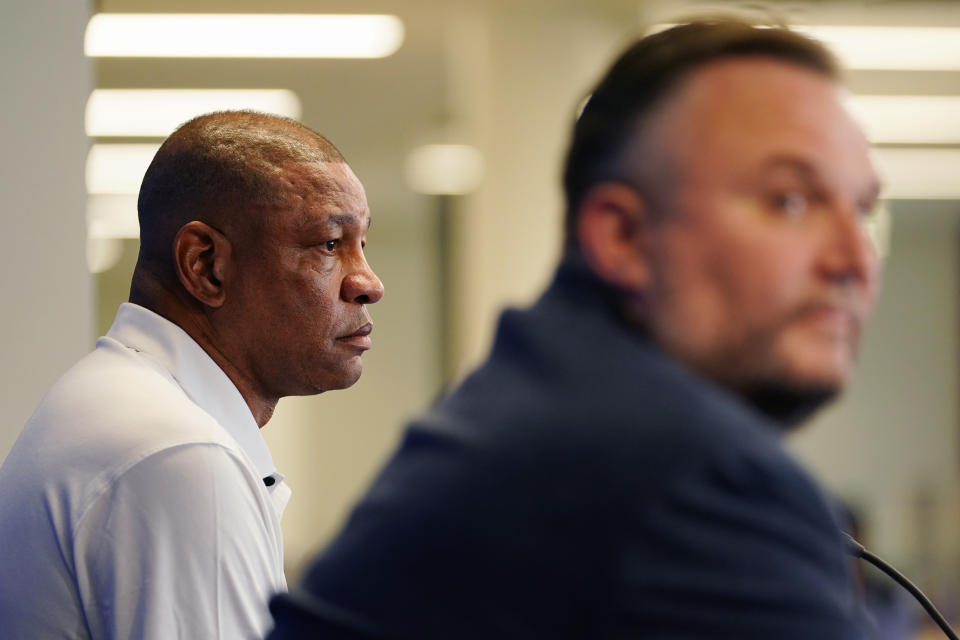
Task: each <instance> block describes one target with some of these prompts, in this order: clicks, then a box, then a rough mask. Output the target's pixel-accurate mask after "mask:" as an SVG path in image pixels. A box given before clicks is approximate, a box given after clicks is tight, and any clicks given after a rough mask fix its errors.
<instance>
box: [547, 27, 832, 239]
mask: <svg viewBox="0 0 960 640" xmlns="http://www.w3.org/2000/svg"><path fill="white" fill-rule="evenodd" d="M733 56H768V57H773V58H777V59H780V60H784V61H786V62H790V63H793V64H797V65H799V66H802V67H805V68H807V69H811V70H813V71H816V72H818V73H822V74H823V75H824V76H826V77H828V78H831V79H837V78H839V75H840V71H839V67H838V65H837V63H836V61H835V60H834V58H833V56H832V54H831V53H830V52H829V51H828V50H827V49H826V48H825V47H824V46H823V45H822V44H820V43H819V42H817V41H815V40H812V39H810V38H807V37H805V36H803V35H801V34H799V33H797V32H795V31H791V30H789V29H787V28H784V27H765V26H758V25H755V24H752V23H749V22H745V21H740V20H732V19H706V20H698V21H694V22H689V23H687V24H682V25H679V26H675V27H672V28H669V29H666V30H663V31H660V32H658V33H655V34H653V35H650V36H647V37H645V38H642V39H640V40H638V41H637V42H636V43H634V44H633V45H632V46H630V47H629V48H628V49H627V50H626V51H624V53H623V54H621V56H620V57H619V58H618V59H617V60H616V62H614V64H613V66H612V67H611V68H610V70H609V71H608V72H607V74H606V75H605V76H604V77H603V79H602V80H601V81H600V83H599V84H597V86H596V88H595V89H594V90H593V92H592V93H591V95H590V98H589V100H588V101H587V103H586V105H585V106H584V108H583V111H582V112H581V113H580V115H579V117H578V118H577V121H576V123H575V124H574V127H573V136H572V140H571V143H570V148H569V150H568V152H567V158H566V163H565V167H564V173H563V187H564V192H565V195H566V221H565V225H566V237H567V245H568V247H572V246H573V245H574V244H575V237H576V233H575V230H576V216H577V210H578V208H579V206H580V204H581V203H582V201H583V198H584V197H585V196H586V194H587V192H588V191H589V190H590V189H591V188H592V187H593V186H595V185H596V184H599V183H600V182H604V181H606V180H616V179H623V176H622V175H620V172H622V170H623V167H621V166H620V164H621V162H622V156H623V151H624V149H625V148H626V147H627V146H628V145H629V144H630V143H631V141H632V139H633V138H634V136H635V132H636V129H637V125H638V123H640V122H642V120H643V118H644V117H645V116H647V115H648V114H650V113H651V112H652V111H653V110H654V109H655V107H656V106H657V105H659V104H660V103H661V102H662V100H663V99H664V97H665V96H666V94H667V93H668V92H669V91H670V90H671V89H672V88H674V87H676V86H677V84H678V83H679V82H680V81H681V80H682V79H683V78H685V77H686V76H687V75H688V74H690V73H691V72H692V71H694V70H695V69H697V68H698V67H701V66H703V65H705V64H707V63H709V62H713V61H716V60H718V59H722V58H729V57H733Z"/></svg>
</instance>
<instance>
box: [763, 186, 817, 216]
mask: <svg viewBox="0 0 960 640" xmlns="http://www.w3.org/2000/svg"><path fill="white" fill-rule="evenodd" d="M772 205H773V207H774V208H775V209H776V210H777V211H779V212H781V213H783V214H785V215H787V216H789V217H791V218H799V217H800V216H803V215H804V214H805V213H806V212H807V210H808V209H809V208H810V201H809V199H808V198H807V196H806V195H805V194H804V193H802V192H800V191H784V192H781V193H777V194H774V196H773V197H772Z"/></svg>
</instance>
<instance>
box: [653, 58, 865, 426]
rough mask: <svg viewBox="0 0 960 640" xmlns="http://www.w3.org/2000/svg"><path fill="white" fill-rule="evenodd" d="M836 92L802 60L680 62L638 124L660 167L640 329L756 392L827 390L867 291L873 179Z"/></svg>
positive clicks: (837, 380) (849, 362) (787, 394)
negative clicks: (673, 86) (663, 95)
mask: <svg viewBox="0 0 960 640" xmlns="http://www.w3.org/2000/svg"><path fill="white" fill-rule="evenodd" d="M840 99H841V95H840V93H839V89H838V87H837V86H836V85H835V84H834V83H833V82H831V81H830V80H828V79H826V78H824V77H823V76H820V75H818V74H816V73H814V72H812V71H808V70H805V69H804V68H802V67H799V66H794V65H791V64H788V63H784V62H779V61H776V60H775V59H772V58H762V57H753V58H750V57H743V58H731V59H727V60H723V61H718V62H715V63H711V64H709V65H707V66H705V67H703V68H701V69H699V70H697V71H695V72H694V73H693V74H692V75H691V76H690V77H689V78H688V79H687V80H686V81H685V82H684V83H682V84H681V86H680V87H679V88H678V89H677V90H676V92H675V94H674V95H673V96H672V97H670V98H668V99H667V102H666V103H665V104H664V105H663V106H662V107H661V108H660V109H659V111H658V112H657V113H656V114H655V115H654V117H653V119H652V120H650V121H649V123H648V125H647V129H646V131H647V132H648V134H649V135H648V136H645V139H646V143H645V147H646V149H647V152H648V153H652V155H650V156H648V157H650V158H651V159H657V160H656V161H657V162H661V163H662V168H663V170H664V171H669V172H671V173H672V175H671V176H670V178H669V186H667V187H664V188H665V189H666V190H667V191H668V193H665V194H663V195H664V197H663V198H659V199H658V200H659V201H660V204H658V205H657V206H659V207H661V208H662V209H663V211H661V212H658V213H659V214H660V215H662V216H663V221H662V222H659V223H657V224H656V225H655V226H654V230H653V232H652V241H651V243H650V246H651V249H650V251H651V252H652V253H651V268H652V274H653V276H652V285H651V287H650V290H649V291H648V292H647V293H648V300H647V301H646V302H647V303H648V305H649V306H648V313H649V317H648V320H649V322H650V328H651V331H652V333H653V335H654V337H655V339H656V340H657V341H658V342H659V343H660V344H661V345H662V346H663V347H664V348H665V349H666V350H667V351H668V352H670V353H671V354H672V355H674V356H675V357H678V358H679V359H680V360H682V361H683V362H685V363H686V364H687V365H689V366H690V367H692V368H693V369H694V370H696V371H698V372H700V373H701V374H704V375H706V376H707V377H709V378H711V379H713V380H715V381H717V382H719V383H720V384H722V385H723V386H725V387H728V388H730V389H732V390H734V391H736V392H738V393H741V394H742V395H745V396H747V397H748V398H751V399H754V400H757V401H758V402H761V403H762V402H763V398H767V399H769V398H777V401H781V400H784V399H786V403H787V405H789V404H790V403H791V402H794V401H797V403H798V404H799V405H803V403H804V402H810V401H814V402H819V401H823V400H824V399H826V398H828V397H830V396H831V395H833V394H834V393H836V392H837V391H839V390H840V389H841V388H842V387H843V385H844V383H845V382H846V381H847V378H848V376H849V375H850V372H851V368H852V366H853V362H854V356H855V352H856V348H857V343H858V341H859V339H860V333H861V330H862V328H863V323H864V321H865V320H866V318H867V316H868V315H869V312H870V310H871V309H872V307H873V304H874V299H875V295H876V292H877V285H878V271H879V269H878V258H877V255H876V254H875V251H874V247H873V245H872V244H871V242H870V240H869V238H868V235H867V232H866V230H865V227H864V223H865V222H866V220H867V218H868V216H869V215H870V213H871V212H872V211H873V209H874V205H875V203H876V198H877V190H878V186H877V178H876V176H875V173H874V170H873V167H872V166H871V162H870V158H869V155H868V143H867V141H866V140H865V139H864V137H863V135H862V134H861V132H860V130H859V128H858V127H857V126H856V124H855V123H854V122H853V121H852V120H851V118H850V116H849V115H848V113H847V111H846V110H845V109H844V108H843V106H842V103H841V101H840ZM665 175H666V174H665ZM785 408H786V409H787V410H788V411H789V410H792V409H791V408H790V407H785Z"/></svg>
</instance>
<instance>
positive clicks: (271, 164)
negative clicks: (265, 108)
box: [137, 111, 344, 261]
mask: <svg viewBox="0 0 960 640" xmlns="http://www.w3.org/2000/svg"><path fill="white" fill-rule="evenodd" d="M323 162H344V159H343V156H342V155H341V154H340V152H339V151H338V150H337V148H336V147H334V146H333V144H332V143H331V142H330V141H329V140H327V139H326V138H325V137H323V136H322V135H320V134H319V133H317V132H316V131H313V130H312V129H310V128H309V127H306V126H304V125H302V124H300V123H299V122H296V121H295V120H291V119H289V118H283V117H280V116H274V115H268V114H263V113H258V112H254V111H221V112H216V113H210V114H206V115H202V116H198V117H196V118H194V119H192V120H190V121H188V122H186V123H185V124H183V125H181V126H180V127H179V128H178V129H177V130H176V131H174V132H173V133H172V134H171V135H170V137H168V138H167V139H166V141H164V143H163V144H162V145H161V146H160V149H159V150H158V151H157V154H156V156H154V158H153V161H152V162H151V163H150V166H149V168H148V169H147V171H146V174H145V175H144V177H143V183H142V185H141V187H140V195H139V198H138V201H137V212H138V217H139V220H140V239H141V257H142V258H146V259H147V260H148V261H149V260H150V259H156V260H161V261H162V260H164V258H165V257H166V256H167V254H169V251H170V248H171V247H172V244H173V238H174V236H175V234H176V232H177V231H178V230H179V229H180V227H181V226H183V225H184V224H186V223H187V222H189V221H191V220H201V221H204V222H213V221H214V220H216V219H218V218H220V217H222V216H223V215H230V216H246V217H251V218H252V217H254V214H255V213H256V212H258V211H262V210H268V209H271V208H276V207H279V206H282V205H283V204H284V202H285V201H286V198H288V197H289V195H290V190H291V189H290V186H289V185H288V184H287V183H286V182H285V181H284V179H283V176H282V175H281V170H282V168H283V167H286V166H290V165H292V164H311V163H323Z"/></svg>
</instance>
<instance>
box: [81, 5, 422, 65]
mask: <svg viewBox="0 0 960 640" xmlns="http://www.w3.org/2000/svg"><path fill="white" fill-rule="evenodd" d="M403 35H404V29H403V23H402V22H401V21H400V19H399V18H397V17H396V16H392V15H373V14H239V13H237V14H231V13H227V14H212V13H203V14H201V13H191V14H176V13H98V14H96V15H94V16H93V17H92V18H90V22H89V23H88V24H87V30H86V34H85V36H84V53H85V54H86V55H87V56H90V57H153V58H170V57H172V58H383V57H386V56H389V55H391V54H393V53H394V52H395V51H396V50H397V49H399V48H400V45H401V44H402V43H403Z"/></svg>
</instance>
